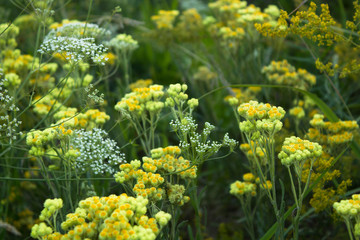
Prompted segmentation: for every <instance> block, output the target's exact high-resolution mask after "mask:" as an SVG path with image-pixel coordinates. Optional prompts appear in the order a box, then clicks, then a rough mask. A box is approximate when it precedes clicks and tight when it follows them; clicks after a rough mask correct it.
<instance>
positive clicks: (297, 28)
mask: <svg viewBox="0 0 360 240" xmlns="http://www.w3.org/2000/svg"><path fill="white" fill-rule="evenodd" d="M316 9H317V6H316V4H315V3H314V2H311V3H310V7H309V8H308V9H307V10H306V11H297V12H296V14H295V16H292V17H291V18H290V17H289V15H288V14H287V12H285V11H281V14H280V17H279V19H278V21H277V24H276V25H275V26H274V25H271V24H269V23H263V24H261V23H257V24H255V27H256V29H257V30H258V31H259V32H260V33H262V34H263V35H265V36H281V37H285V36H287V35H288V34H289V33H293V34H297V35H300V36H302V37H306V38H309V39H311V40H313V41H314V42H317V43H318V44H319V45H325V44H326V45H331V44H333V43H334V41H339V40H341V39H342V37H341V35H339V34H336V33H335V32H334V30H333V27H334V26H336V25H337V23H336V21H335V20H334V18H333V17H332V16H331V15H330V11H329V6H328V5H327V4H321V14H320V15H318V14H317V13H316ZM287 21H289V22H290V24H288V22H287Z"/></svg>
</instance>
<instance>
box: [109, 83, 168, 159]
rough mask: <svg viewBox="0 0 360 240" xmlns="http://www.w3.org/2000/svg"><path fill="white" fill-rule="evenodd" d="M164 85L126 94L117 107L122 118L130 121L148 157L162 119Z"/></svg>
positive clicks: (142, 88)
mask: <svg viewBox="0 0 360 240" xmlns="http://www.w3.org/2000/svg"><path fill="white" fill-rule="evenodd" d="M163 88H164V87H163V86H162V85H156V84H154V85H150V86H149V87H140V88H134V89H132V91H131V92H130V93H128V94H126V95H125V96H124V97H123V98H122V99H121V100H120V101H119V102H118V103H117V104H116V105H115V110H117V111H119V112H120V114H121V117H123V118H126V119H128V120H129V121H130V123H131V124H132V126H133V127H134V128H135V130H136V132H137V133H138V135H139V136H142V137H141V138H140V141H141V144H142V146H143V148H144V150H145V152H146V154H147V155H149V154H150V150H151V149H153V148H154V147H155V142H154V141H155V129H156V126H157V123H158V121H159V119H160V112H161V110H162V109H163V108H164V106H165V104H164V102H163V101H162V97H163V95H164V91H163Z"/></svg>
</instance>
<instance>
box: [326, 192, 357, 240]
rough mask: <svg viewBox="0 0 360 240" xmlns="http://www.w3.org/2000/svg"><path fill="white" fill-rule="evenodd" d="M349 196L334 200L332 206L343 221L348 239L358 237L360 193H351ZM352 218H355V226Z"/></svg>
mask: <svg viewBox="0 0 360 240" xmlns="http://www.w3.org/2000/svg"><path fill="white" fill-rule="evenodd" d="M351 198H352V199H347V200H341V201H340V202H335V203H334V204H333V208H334V210H335V212H336V213H337V214H339V215H340V216H341V217H342V218H343V220H344V221H345V223H346V227H347V230H348V233H349V237H350V239H358V238H359V237H360V194H353V195H352V197H351ZM353 219H355V227H354V226H353V225H354V224H353Z"/></svg>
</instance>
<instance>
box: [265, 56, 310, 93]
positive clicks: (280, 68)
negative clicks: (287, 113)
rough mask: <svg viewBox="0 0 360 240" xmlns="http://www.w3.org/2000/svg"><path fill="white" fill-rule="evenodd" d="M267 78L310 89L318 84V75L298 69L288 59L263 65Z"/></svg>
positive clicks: (275, 82) (276, 82) (277, 82)
mask: <svg viewBox="0 0 360 240" xmlns="http://www.w3.org/2000/svg"><path fill="white" fill-rule="evenodd" d="M261 72H262V73H264V74H265V75H266V77H267V79H268V80H269V81H270V82H271V83H274V84H280V85H289V86H293V87H297V88H302V89H309V88H310V87H311V86H313V85H315V84H316V77H315V76H314V75H312V74H310V73H308V72H307V71H306V70H305V69H301V68H299V69H297V70H296V68H295V67H294V66H292V65H291V64H289V63H288V61H287V60H283V61H278V62H276V61H272V62H271V64H270V65H269V66H265V67H263V69H262V71H261Z"/></svg>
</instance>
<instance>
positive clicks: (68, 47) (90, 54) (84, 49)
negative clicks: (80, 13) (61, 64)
mask: <svg viewBox="0 0 360 240" xmlns="http://www.w3.org/2000/svg"><path fill="white" fill-rule="evenodd" d="M106 50H107V49H106V48H105V47H104V45H102V44H99V45H97V44H96V43H95V39H94V38H80V39H78V38H75V37H53V38H47V39H45V41H44V42H43V43H42V44H41V46H40V49H39V50H38V51H39V52H40V53H42V54H44V53H48V54H56V53H57V54H61V55H63V56H64V57H65V58H66V59H67V60H69V61H71V62H73V63H78V62H80V61H86V60H88V59H91V60H92V61H93V62H94V63H97V64H102V65H105V62H106V61H107V59H106V58H105V57H104V56H103V53H104V52H105V51H106Z"/></svg>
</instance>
